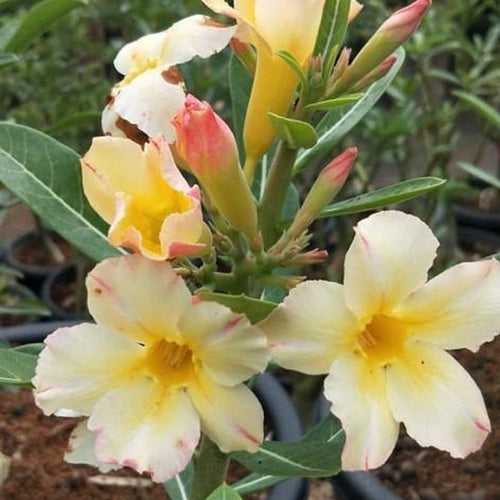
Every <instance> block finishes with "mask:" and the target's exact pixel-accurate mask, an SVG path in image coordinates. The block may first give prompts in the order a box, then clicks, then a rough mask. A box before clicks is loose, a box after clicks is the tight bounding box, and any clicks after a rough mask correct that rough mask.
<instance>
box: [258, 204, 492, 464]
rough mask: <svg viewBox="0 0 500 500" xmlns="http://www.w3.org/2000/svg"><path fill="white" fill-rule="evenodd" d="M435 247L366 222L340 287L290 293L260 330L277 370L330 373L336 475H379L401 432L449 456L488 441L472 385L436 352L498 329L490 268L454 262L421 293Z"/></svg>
mask: <svg viewBox="0 0 500 500" xmlns="http://www.w3.org/2000/svg"><path fill="white" fill-rule="evenodd" d="M438 245H439V244H438V241H437V240H436V238H435V237H434V235H433V234H432V232H431V230H430V228H429V227H428V226H427V225H426V224H424V223H423V222H422V221H420V220H419V219H417V218H416V217H413V216H411V215H406V214H404V213H402V212H396V211H387V212H381V213H378V214H376V215H373V216H371V217H369V218H367V219H365V220H363V221H362V222H360V223H359V225H358V226H357V228H356V236H355V238H354V241H353V243H352V245H351V248H350V249H349V251H348V253H347V256H346V260H345V270H344V271H345V272H344V276H345V278H344V286H341V285H339V284H337V283H329V282H326V281H310V282H306V283H304V284H302V285H299V286H298V287H297V288H296V289H295V290H293V291H292V293H291V294H290V296H289V297H288V298H287V299H286V300H285V302H284V303H283V305H281V306H280V307H279V308H278V309H277V310H276V311H275V312H274V313H273V314H272V315H271V316H270V317H269V318H268V319H267V320H266V321H265V322H264V323H263V325H262V328H263V329H264V331H265V333H266V334H267V335H268V338H269V341H270V345H271V349H272V352H273V355H274V357H275V359H276V361H277V362H278V363H279V364H281V365H282V366H284V367H286V368H289V369H294V370H298V371H301V372H304V373H309V374H315V375H318V374H326V373H329V376H328V378H327V379H326V382H325V394H326V397H327V398H328V399H329V400H330V401H331V402H332V412H333V413H334V414H335V415H337V417H339V418H340V420H341V421H342V424H343V427H344V429H345V432H346V438H347V439H346V445H345V448H344V451H343V457H342V462H343V467H344V469H371V468H375V467H379V466H380V465H382V464H383V463H384V462H385V461H386V460H387V458H388V457H389V456H390V454H391V453H392V450H393V449H394V446H395V444H396V440H397V437H398V432H399V426H400V423H401V422H402V423H404V425H405V427H406V430H407V432H408V434H409V435H410V436H411V437H413V438H414V439H415V440H417V441H418V442H419V443H420V444H421V445H422V446H435V447H436V448H439V449H441V450H447V451H449V452H450V453H451V455H452V456H453V457H465V456H466V455H468V454H469V453H472V452H474V451H476V450H478V449H479V448H480V447H481V445H482V444H483V442H484V440H485V439H486V437H487V435H488V433H489V431H490V422H489V419H488V414H487V412H486V408H485V405H484V401H483V398H482V396H481V393H480V391H479V389H478V387H477V386H476V384H475V383H474V381H473V380H472V378H471V377H470V376H469V375H468V374H467V372H466V371H465V370H464V369H463V368H462V367H461V366H460V365H459V364H458V363H457V361H455V359H454V358H453V357H452V356H450V355H449V354H447V353H446V352H445V350H453V349H462V348H465V349H470V350H472V351H476V350H477V349H478V348H479V346H480V345H481V344H483V343H484V342H488V341H490V340H492V339H493V338H494V336H495V335H496V333H497V332H498V331H499V329H500V263H499V262H497V261H495V260H490V261H483V262H475V263H465V264H460V265H457V266H455V267H453V268H451V269H449V270H447V271H445V272H443V273H442V274H440V275H439V276H437V277H436V278H434V279H432V280H430V281H429V282H428V283H427V284H426V281H427V272H428V270H429V269H430V267H431V266H432V262H433V260H434V258H435V256H436V250H437V247H438Z"/></svg>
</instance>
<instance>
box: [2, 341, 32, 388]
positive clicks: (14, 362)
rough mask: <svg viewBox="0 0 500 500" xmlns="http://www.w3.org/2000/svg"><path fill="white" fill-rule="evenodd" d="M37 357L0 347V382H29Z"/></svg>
mask: <svg viewBox="0 0 500 500" xmlns="http://www.w3.org/2000/svg"><path fill="white" fill-rule="evenodd" d="M37 359H38V358H37V356H34V355H32V354H29V353H26V352H22V351H17V350H15V349H0V384H9V385H28V384H30V383H31V379H32V378H33V377H34V375H35V367H36V363H37Z"/></svg>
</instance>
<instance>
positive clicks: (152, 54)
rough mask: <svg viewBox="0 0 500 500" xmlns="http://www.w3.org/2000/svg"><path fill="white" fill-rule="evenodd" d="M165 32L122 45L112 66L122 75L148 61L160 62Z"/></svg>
mask: <svg viewBox="0 0 500 500" xmlns="http://www.w3.org/2000/svg"><path fill="white" fill-rule="evenodd" d="M165 34H166V31H161V32H159V33H151V34H149V35H145V36H143V37H141V38H139V39H138V40H135V41H133V42H131V43H127V44H126V45H124V46H123V47H122V48H121V50H120V51H119V52H118V54H117V55H116V57H115V60H114V65H115V68H116V70H117V71H118V72H119V73H121V74H122V75H126V74H127V73H128V72H129V71H130V70H132V69H133V68H134V66H137V65H140V64H142V63H143V62H145V61H147V60H148V59H149V60H154V59H158V60H160V58H161V55H162V52H163V47H164V45H165Z"/></svg>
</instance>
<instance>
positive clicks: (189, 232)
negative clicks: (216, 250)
mask: <svg viewBox="0 0 500 500" xmlns="http://www.w3.org/2000/svg"><path fill="white" fill-rule="evenodd" d="M82 176H83V188H84V191H85V195H86V196H87V198H88V200H89V202H90V204H91V205H92V207H93V208H94V209H95V211H96V212H97V213H98V214H99V215H100V216H101V217H102V218H103V219H104V220H105V221H106V222H107V223H108V224H110V225H111V227H110V230H109V240H110V242H111V243H112V244H113V245H115V246H122V247H125V248H128V249H130V250H132V251H135V252H139V253H141V254H142V255H144V256H146V257H148V258H150V259H155V260H165V259H172V258H175V257H180V256H190V255H199V254H200V253H203V251H204V250H205V249H206V245H205V244H204V242H203V241H202V239H203V238H204V237H205V228H204V224H203V215H202V211H201V204H200V191H199V188H198V187H197V186H194V187H192V188H191V187H189V185H188V183H187V182H186V181H185V180H184V178H183V177H182V175H181V173H180V172H179V170H178V169H177V167H176V165H175V163H174V161H173V159H172V155H171V153H170V149H169V147H168V145H167V144H166V142H165V141H164V140H162V139H158V140H156V141H151V142H149V143H148V144H146V146H145V149H144V150H142V149H141V147H140V146H139V145H138V144H136V143H135V142H133V141H131V140H129V139H123V138H119V137H98V138H96V139H94V141H93V143H92V147H91V148H90V150H89V152H88V153H87V154H86V155H85V157H84V158H83V159H82Z"/></svg>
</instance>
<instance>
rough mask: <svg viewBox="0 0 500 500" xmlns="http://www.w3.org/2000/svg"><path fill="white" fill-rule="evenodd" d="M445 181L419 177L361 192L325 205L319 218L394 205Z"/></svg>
mask: <svg viewBox="0 0 500 500" xmlns="http://www.w3.org/2000/svg"><path fill="white" fill-rule="evenodd" d="M444 184H446V181H445V180H444V179H438V178H437V177H419V178H416V179H411V180H409V181H403V182H400V183H399V184H393V185H392V186H387V187H384V188H381V189H377V190H376V191H373V192H371V193H366V194H362V195H359V196H356V197H354V198H350V199H348V200H344V201H340V202H338V203H334V204H333V205H330V206H329V207H326V208H325V209H324V210H323V212H322V213H321V218H323V219H325V218H327V217H336V216H339V215H349V214H358V213H361V212H367V211H370V210H375V209H377V208H383V207H387V206H388V205H395V204H397V203H403V202H405V201H409V200H412V199H413V198H417V197H418V196H422V195H423V194H426V193H429V192H431V191H434V190H436V189H439V188H441V187H442V186H443V185H444Z"/></svg>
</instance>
